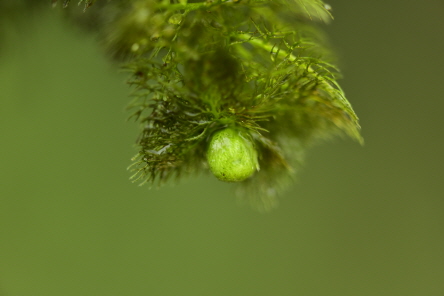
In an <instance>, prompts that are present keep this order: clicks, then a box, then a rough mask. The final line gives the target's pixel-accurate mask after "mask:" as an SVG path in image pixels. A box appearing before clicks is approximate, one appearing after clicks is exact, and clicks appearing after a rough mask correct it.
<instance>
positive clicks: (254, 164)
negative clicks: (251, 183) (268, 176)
mask: <svg viewBox="0 0 444 296" xmlns="http://www.w3.org/2000/svg"><path fill="white" fill-rule="evenodd" d="M207 161H208V165H209V166H210V170H211V172H212V173H213V174H214V176H216V178H218V179H219V180H221V181H225V182H240V181H243V180H245V179H247V178H248V177H250V176H251V175H253V174H254V172H255V171H256V170H259V163H258V160H257V152H256V149H255V147H254V145H253V142H252V140H251V136H250V135H249V134H248V133H247V132H245V131H243V130H241V129H237V128H225V129H223V130H220V131H217V132H215V133H214V134H213V135H212V136H211V139H210V142H209V145H208V149H207Z"/></svg>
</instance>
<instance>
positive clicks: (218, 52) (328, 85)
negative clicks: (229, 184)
mask: <svg viewBox="0 0 444 296" xmlns="http://www.w3.org/2000/svg"><path fill="white" fill-rule="evenodd" d="M65 2H69V1H65ZM83 3H84V4H85V5H86V7H88V6H90V5H91V4H92V1H85V0H83ZM110 3H112V4H110V6H112V7H113V9H110V8H109V9H107V10H106V17H104V19H107V20H108V22H107V24H108V25H107V26H106V30H104V34H103V36H104V43H105V44H106V46H107V48H108V49H109V51H110V52H111V54H112V55H113V56H114V57H116V58H119V59H123V60H125V61H126V62H125V66H124V68H125V69H126V70H127V71H128V72H129V74H130V78H129V81H128V83H129V84H130V85H131V86H132V87H133V93H132V97H133V100H132V101H131V103H130V104H129V109H130V110H131V116H130V118H132V119H134V120H135V121H137V122H138V123H140V135H139V138H138V140H137V147H138V151H139V152H138V154H137V155H136V156H135V157H134V158H133V164H132V165H131V166H130V170H131V171H132V172H133V175H132V180H133V181H135V182H140V184H145V183H148V184H151V185H153V184H154V185H161V184H164V183H165V182H167V181H168V180H170V179H178V178H181V177H183V176H186V175H190V174H198V173H202V172H210V171H213V173H215V172H216V173H215V174H216V176H217V174H218V172H219V169H218V168H215V167H214V164H212V163H211V162H212V160H214V159H215V158H218V159H222V158H223V157H226V155H224V156H223V157H222V158H221V156H220V155H217V154H216V155H214V149H212V148H211V143H214V141H215V140H214V137H220V132H221V131H234V130H236V131H241V133H242V134H243V135H244V137H245V138H248V141H249V143H250V142H251V145H252V147H254V148H253V149H254V152H251V151H250V152H251V153H252V154H251V155H255V156H254V157H255V159H256V161H257V166H256V168H257V169H254V170H253V171H252V172H251V176H249V175H250V174H247V175H245V176H244V175H243V174H242V173H239V176H243V177H242V178H241V177H239V178H234V179H236V180H234V179H233V180H227V181H240V182H238V183H237V184H236V185H237V187H238V190H237V192H238V195H239V196H240V197H241V199H242V200H243V201H246V202H247V203H250V204H251V205H253V206H255V207H257V208H259V209H262V210H267V209H270V208H272V207H274V206H275V205H276V203H277V196H278V195H279V193H280V192H281V191H282V190H283V189H285V188H286V187H287V186H288V184H289V183H290V182H291V180H292V179H293V176H294V174H295V172H296V171H297V169H298V167H299V166H300V164H301V162H302V160H303V157H304V152H305V150H306V148H307V147H309V146H310V145H311V144H312V143H315V142H316V141H318V140H320V139H325V138H329V137H332V136H335V135H341V134H342V135H348V136H350V137H352V138H354V139H356V140H358V141H360V142H361V141H362V139H361V136H360V133H359V129H360V127H359V124H358V118H357V116H356V114H355V113H354V111H353V109H352V107H351V105H350V103H349V102H348V101H347V99H346V98H345V95H344V92H343V91H342V89H341V87H340V86H339V84H338V83H337V79H338V77H339V71H338V69H337V68H336V67H335V65H334V57H333V55H332V53H331V50H330V49H329V47H328V44H327V42H326V40H325V37H324V34H323V32H322V31H321V30H320V29H319V27H318V23H327V22H329V21H330V20H331V15H330V12H329V10H328V6H326V5H325V4H324V3H323V2H322V1H320V0H273V1H272V0H206V1H199V0H190V1H188V0H133V1H123V0H121V1H117V0H115V1H110ZM227 135H228V134H227ZM233 143H240V142H236V141H233ZM239 151H241V150H239ZM245 151H247V150H245ZM227 157H228V156H227ZM228 158H229V157H228ZM234 158H236V157H234ZM233 170H234V171H235V170H236V168H235V167H231V173H233ZM239 170H242V168H241V167H239ZM244 177H245V178H244ZM220 179H221V178H220Z"/></svg>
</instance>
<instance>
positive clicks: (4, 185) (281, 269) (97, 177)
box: [0, 0, 444, 296]
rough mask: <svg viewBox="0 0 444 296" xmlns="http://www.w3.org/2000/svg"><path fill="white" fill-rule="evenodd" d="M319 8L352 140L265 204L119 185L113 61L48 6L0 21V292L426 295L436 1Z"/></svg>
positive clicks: (188, 189)
mask: <svg viewBox="0 0 444 296" xmlns="http://www.w3.org/2000/svg"><path fill="white" fill-rule="evenodd" d="M48 2H49V1H48ZM330 4H331V5H332V7H333V11H332V12H333V14H334V16H335V21H334V22H333V23H332V24H331V25H329V26H326V28H325V29H326V31H327V32H328V34H329V37H330V40H331V41H332V43H333V45H334V47H335V48H336V51H337V52H338V54H339V56H340V61H341V68H342V70H343V74H344V76H345V78H344V79H343V80H341V81H340V82H341V84H342V86H343V88H344V89H345V91H346V94H347V95H348V98H349V100H350V101H351V102H352V104H353V106H354V108H355V110H356V112H357V113H358V115H359V116H360V119H361V125H362V127H363V130H362V131H363V135H364V138H365V141H366V144H365V146H363V147H361V146H359V145H358V144H357V143H354V142H352V141H349V140H337V141H334V142H330V143H324V144H323V145H320V146H317V147H315V148H314V149H312V150H311V151H310V153H309V156H308V159H307V161H306V164H305V167H304V169H303V170H302V172H301V173H300V175H299V180H298V182H297V183H296V184H294V186H292V188H291V189H290V191H289V192H288V193H287V194H285V196H284V197H283V198H282V199H281V205H280V207H279V208H278V209H277V210H275V211H273V212H271V213H269V214H259V213H256V212H254V211H252V210H250V209H249V208H246V207H239V206H237V205H236V201H235V197H234V196H233V194H232V190H231V189H230V186H229V185H228V184H224V183H221V182H218V181H217V180H215V179H214V178H213V177H211V176H202V177H199V178H191V179H189V180H187V181H186V182H182V183H181V184H180V185H175V186H167V187H164V188H162V189H160V190H149V189H148V187H138V186H136V185H134V184H132V183H130V182H129V181H128V177H129V173H128V172H127V171H126V167H127V166H128V165H129V163H130V161H129V159H130V158H131V157H132V156H133V154H135V152H136V151H135V150H134V148H133V147H132V144H133V143H134V142H135V138H136V135H137V126H136V124H134V123H128V122H126V117H127V115H128V114H127V113H126V112H125V111H124V108H125V106H126V104H127V102H128V101H129V98H128V94H129V88H128V87H127V85H125V83H124V80H125V75H123V74H121V73H119V72H118V70H117V69H118V68H117V67H116V66H115V65H113V64H112V63H110V62H109V60H107V58H106V57H104V55H103V54H102V52H101V51H100V49H99V47H98V46H97V44H96V41H95V40H94V37H93V36H91V35H88V34H85V33H84V32H82V31H81V30H80V29H76V28H75V26H73V25H72V24H70V23H68V22H63V21H62V17H61V13H60V9H55V10H52V9H50V8H49V7H48V8H47V9H46V8H44V9H43V12H42V11H41V13H39V14H38V16H37V15H33V16H32V15H25V17H23V19H22V21H20V22H15V21H12V22H11V21H10V22H4V21H3V22H0V23H1V24H2V25H3V26H5V24H6V26H8V27H7V28H6V29H7V30H3V32H7V34H6V35H4V36H3V39H1V40H0V42H1V46H0V48H1V51H0V152H1V153H0V165H1V170H0V174H1V175H0V177H1V179H0V180H1V181H0V295H1V296H40V295H41V296H52V295H57V296H71V295H72V296H99V295H107V296H114V295H115V296H121V295H134V296H138V295H168V296H169V295H171V296H175V295H184V296H187V295H193V296H196V295H245V296H246V295H257V296H262V295H264V296H271V295H277V296H280V295H282V296H287V295H303V296H321V295H322V296H323V295H329V296H336V295H338V296H356V295H363V296H367V295H368V296H370V295H371V296H373V295H379V296H385V295H387V296H388V295H390V296H393V295H402V296H410V295H412V296H413V295H416V296H443V295H444V214H443V213H444V184H443V183H444V182H443V181H444V180H443V170H442V168H441V166H442V165H443V164H444V162H443V160H444V157H443V150H444V137H443V127H444V116H443V114H442V113H443V110H444V96H443V94H444V82H443V80H444V57H443V54H444V3H443V1H439V0H435V1H434V0H425V1H382V0H377V1H363V0H355V1H345V0H341V1H340V0H332V1H331V3H330ZM91 9H93V8H91ZM3 29H5V28H3Z"/></svg>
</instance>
